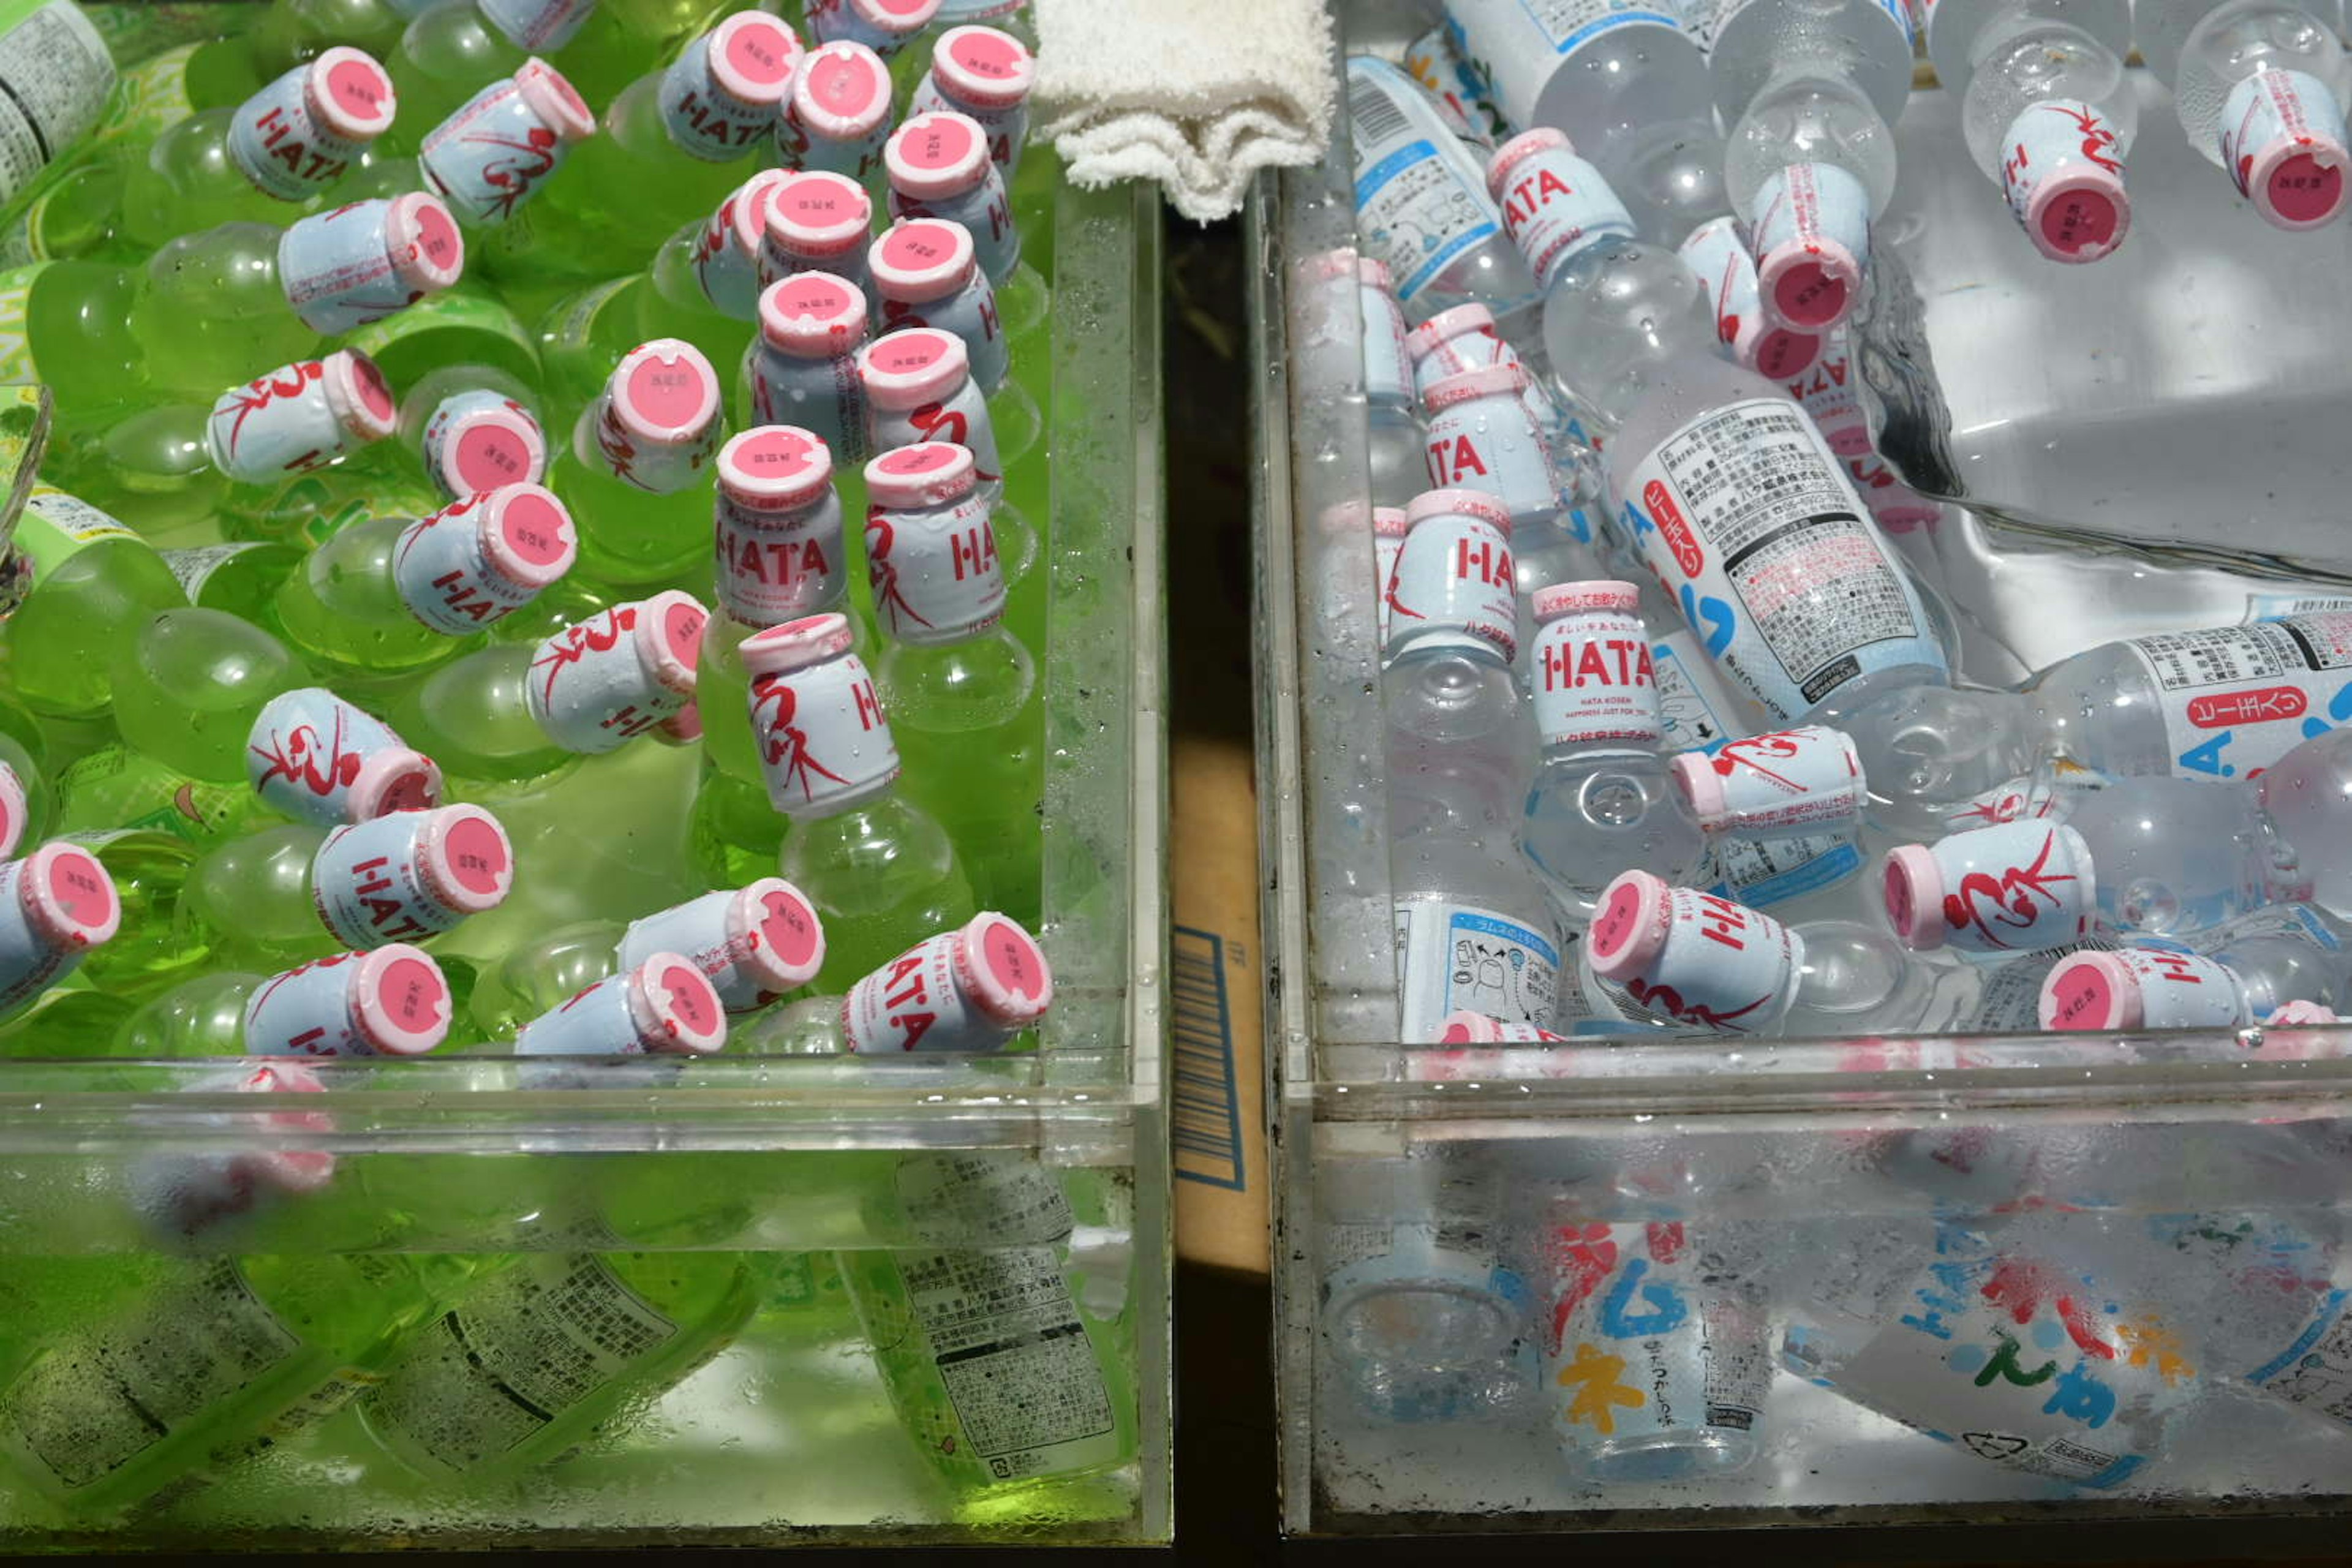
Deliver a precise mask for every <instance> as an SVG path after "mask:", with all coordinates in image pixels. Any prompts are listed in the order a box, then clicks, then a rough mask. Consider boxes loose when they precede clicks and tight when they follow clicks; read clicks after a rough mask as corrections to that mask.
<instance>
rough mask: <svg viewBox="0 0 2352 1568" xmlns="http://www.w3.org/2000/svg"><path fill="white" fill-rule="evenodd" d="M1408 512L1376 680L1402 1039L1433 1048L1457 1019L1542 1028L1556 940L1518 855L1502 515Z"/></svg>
mask: <svg viewBox="0 0 2352 1568" xmlns="http://www.w3.org/2000/svg"><path fill="white" fill-rule="evenodd" d="M1406 513H1407V516H1408V517H1409V518H1410V519H1411V529H1410V531H1409V532H1408V533H1407V534H1406V535H1405V541H1404V547H1403V549H1402V551H1401V552H1399V553H1398V556H1397V563H1396V570H1395V574H1394V575H1393V577H1392V579H1391V584H1390V590H1389V598H1390V605H1389V617H1390V618H1389V641H1388V653H1389V664H1388V669H1387V672H1386V673H1385V674H1384V675H1383V677H1382V678H1381V693H1382V701H1383V705H1384V708H1385V710H1386V714H1387V722H1388V737H1387V753H1388V773H1389V823H1390V832H1391V845H1390V849H1389V864H1390V879H1391V885H1392V887H1393V889H1394V893H1395V898H1396V911H1395V913H1396V925H1397V967H1398V981H1399V988H1400V990H1401V992H1402V1020H1401V1022H1402V1027H1403V1030H1404V1033H1403V1035H1402V1038H1403V1039H1404V1040H1406V1041H1408V1042H1412V1043H1422V1044H1426V1043H1429V1042H1433V1041H1434V1040H1435V1039H1436V1038H1437V1037H1438V1034H1439V1032H1440V1031H1441V1029H1442V1027H1443V1025H1444V1018H1445V1016H1446V1015H1448V1014H1450V1013H1453V1012H1455V1011H1457V1010H1459V1009H1462V1008H1469V1009H1471V1010H1473V1011H1476V1012H1482V1013H1489V1014H1492V1015H1493V1016H1496V1017H1498V1018H1502V1019H1505V1020H1507V1021H1509V1022H1513V1023H1526V1024H1535V1025H1538V1026H1549V1025H1550V1023H1551V1022H1552V1018H1553V1016H1554V1010H1555V1007H1556V1005H1557V988H1558V984H1559V955H1560V953H1561V952H1562V951H1563V949H1562V944H1561V942H1560V937H1559V925H1558V923H1557V921H1556V918H1555V916H1554V915H1553V913H1552V910H1551V905H1550V900H1549V897H1548V896H1547V895H1546V894H1545V892H1544V890H1543V886H1542V884H1541V883H1540V882H1539V881H1538V880H1537V879H1536V876H1535V873H1534V871H1533V868H1531V867H1529V865H1528V861H1527V859H1526V858H1525V857H1523V856H1522V855H1521V854H1520V853H1519V851H1518V848H1517V845H1516V844H1515V843H1514V838H1515V837H1516V835H1517V827H1518V825H1519V822H1520V820H1521V818H1522V816H1523V815H1524V809H1523V802H1524V801H1525V800H1526V797H1527V786H1528V779H1529V776H1530V773H1531V772H1532V768H1531V763H1532V761H1533V759H1532V756H1531V754H1530V740H1531V733H1530V729H1529V726H1528V721H1527V717H1526V709H1525V702H1524V699H1522V697H1521V696H1520V693H1519V687H1518V682H1517V679H1515V678H1514V676H1513V675H1512V672H1511V658H1512V656H1513V654H1514V653H1515V652H1516V650H1517V637H1518V607H1517V592H1516V589H1515V585H1514V580H1513V576H1512V572H1511V566H1510V514H1509V513H1507V512H1506V511H1505V510H1503V509H1502V507H1501V506H1500V505H1499V504H1497V503H1496V501H1495V500H1493V499H1492V498H1491V497H1488V496H1486V495H1482V494H1480V493H1478V492H1476V491H1472V490H1433V491H1430V492H1429V493H1428V494H1426V495H1423V496H1421V497H1418V498H1417V499H1416V500H1414V501H1413V503H1412V506H1410V507H1408V508H1407V509H1406Z"/></svg>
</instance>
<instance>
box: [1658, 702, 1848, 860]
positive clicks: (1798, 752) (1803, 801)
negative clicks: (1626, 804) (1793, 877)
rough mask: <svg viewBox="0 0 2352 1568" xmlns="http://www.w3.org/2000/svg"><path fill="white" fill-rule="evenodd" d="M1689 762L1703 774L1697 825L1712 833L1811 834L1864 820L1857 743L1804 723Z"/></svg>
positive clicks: (1695, 794)
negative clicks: (1795, 727)
mask: <svg viewBox="0 0 2352 1568" xmlns="http://www.w3.org/2000/svg"><path fill="white" fill-rule="evenodd" d="M1685 754H1686V755H1690V756H1691V761H1690V769H1691V771H1692V772H1694V773H1699V774H1702V775H1704V781H1705V782H1704V783H1703V784H1702V785H1701V786H1700V787H1698V788H1696V789H1694V790H1692V791H1691V792H1690V795H1691V806H1692V811H1693V814H1694V815H1695V816H1697V818H1698V821H1699V826H1702V827H1704V828H1705V829H1706V831H1707V832H1709V833H1738V834H1759V833H1773V834H1778V833H1811V832H1819V831H1821V830H1822V829H1823V828H1830V827H1843V826H1848V825H1850V824H1853V823H1856V822H1859V821H1860V820H1861V819H1862V813H1863V808H1864V806H1865V805H1867V804H1868V803H1869V799H1870V791H1869V789H1868V787H1867V786H1866V785H1865V784H1864V781H1863V776H1862V758H1861V755H1860V754H1859V753H1858V752H1856V751H1855V750H1854V745H1853V737H1851V736H1849V735H1847V734H1846V733H1845V732H1844V731H1842V730H1832V729H1829V728H1828V727H1826V726H1824V725H1820V724H1806V725H1801V726H1800V727H1798V728H1797V729H1793V730H1774V731H1769V732H1768V733H1765V734H1761V735H1748V736H1746V737H1743V738H1742V739H1740V740H1737V741H1727V742H1724V743H1723V744H1722V745H1721V746H1719V747H1717V749H1716V750H1715V751H1714V752H1713V753H1711V754H1709V755H1707V756H1706V757H1703V758H1702V757H1698V756H1696V755H1694V754H1689V753H1685Z"/></svg>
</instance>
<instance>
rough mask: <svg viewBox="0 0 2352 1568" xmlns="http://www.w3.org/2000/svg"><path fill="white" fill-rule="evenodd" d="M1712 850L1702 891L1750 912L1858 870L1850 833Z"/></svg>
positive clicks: (1742, 841) (1737, 841)
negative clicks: (1711, 877)
mask: <svg viewBox="0 0 2352 1568" xmlns="http://www.w3.org/2000/svg"><path fill="white" fill-rule="evenodd" d="M1714 850H1715V860H1714V872H1715V885H1714V886H1713V887H1712V888H1710V889H1707V890H1708V891H1709V892H1712V893H1713V894H1715V896H1716V897H1717V898H1719V899H1728V900H1731V901H1732V902H1733V903H1735V904H1745V905H1746V906H1747V907H1748V908H1749V909H1751V910H1769V909H1770V908H1771V907H1772V906H1773V905H1774V904H1780V903H1786V902H1788V901H1789V900H1790V899H1796V898H1802V897H1803V896H1804V895H1805V894H1807V893H1817V892H1820V891H1821V890H1822V889H1823V888H1831V887H1835V886H1836V885H1837V884H1838V883H1840V882H1843V881H1844V880H1845V879H1847V878H1848V877H1851V876H1853V874H1854V873H1855V872H1856V871H1859V870H1861V869H1862V848H1861V847H1860V846H1859V845H1857V844H1856V843H1855V842H1854V839H1853V835H1852V834H1851V833H1801V834H1798V835H1796V836H1794V837H1776V838H1738V837H1728V838H1724V839H1722V840H1720V841H1719V842H1717V844H1716V845H1715V846H1714ZM2029 1022H2030V1020H2029Z"/></svg>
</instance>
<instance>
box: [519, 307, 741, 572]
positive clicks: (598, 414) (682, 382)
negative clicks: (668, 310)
mask: <svg viewBox="0 0 2352 1568" xmlns="http://www.w3.org/2000/svg"><path fill="white" fill-rule="evenodd" d="M726 437H727V410H726V398H725V395H724V393H723V391H722V389H721V388H720V386H719V374H718V372H717V371H715V370H713V369H712V368H711V364H710V362H709V360H708V359H706V358H704V357H703V354H702V351H701V350H699V349H698V348H696V347H695V346H694V345H693V344H692V343H689V342H683V341H681V340H679V339H677V338H657V339H656V340H655V341H653V342H648V343H641V344H639V345H638V346H637V347H635V348H634V349H631V350H630V351H629V352H628V353H626V354H625V355H623V356H622V358H621V362H620V363H618V364H616V365H614V367H613V374H612V375H611V377H610V379H608V380H607V381H606V382H605V384H604V391H603V392H602V393H600V394H599V395H597V397H596V399H595V401H594V402H593V403H591V404H590V405H588V406H587V407H586V408H584V409H583V410H582V411H581V415H580V417H579V419H578V421H577V422H576V423H574V424H573V426H572V438H571V440H570V441H569V442H567V443H565V444H564V445H563V447H561V448H560V449H559V450H558V451H557V452H556V455H555V458H554V459H553V461H551V463H550V464H549V465H548V477H549V479H550V481H551V483H552V484H553V485H554V486H555V487H556V489H558V491H559V493H561V494H562V495H563V496H564V497H566V498H567V500H568V501H569V503H570V505H571V508H572V521H573V522H574V523H575V525H576V526H577V527H578V528H579V530H580V558H581V570H582V571H583V573H585V574H587V575H589V576H591V577H593V578H595V579H596V580H598V581H600V582H604V583H610V584H616V585H620V586H626V587H636V586H642V585H646V584H656V583H663V582H667V581H670V580H671V579H673V578H675V577H677V574H679V573H681V572H683V571H685V570H686V568H687V567H688V566H689V565H691V564H693V563H695V562H696V561H698V560H699V559H700V558H701V557H702V555H703V554H704V552H706V551H708V550H709V548H710V475H711V461H712V458H714V457H715V456H716V455H717V453H718V451H719V443H720V442H722V441H724V440H725V439H726Z"/></svg>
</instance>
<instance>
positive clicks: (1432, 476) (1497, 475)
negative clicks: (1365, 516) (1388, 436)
mask: <svg viewBox="0 0 2352 1568" xmlns="http://www.w3.org/2000/svg"><path fill="white" fill-rule="evenodd" d="M1427 458H1428V464H1429V487H1430V489H1440V490H1443V489H1465V490H1484V491H1486V494H1488V495H1490V496H1493V497H1494V498H1495V499H1496V500H1498V501H1501V502H1502V503H1503V506H1504V508H1505V509H1506V510H1508V511H1509V512H1510V514H1511V521H1513V522H1515V523H1527V522H1538V521H1549V520H1550V519H1551V518H1552V517H1553V516H1554V515H1555V514H1556V513H1558V512H1559V473H1558V472H1557V471H1556V470H1555V469H1554V468H1553V467H1552V460H1551V445H1550V443H1549V442H1548V441H1547V440H1545V439H1544V435H1543V432H1542V430H1541V429H1540V428H1538V426H1537V425H1536V422H1535V421H1534V420H1533V419H1532V418H1530V417H1529V416H1528V410H1527V405H1525V404H1524V403H1522V402H1521V401H1520V400H1519V395H1518V394H1517V392H1516V391H1513V392H1496V393H1492V394H1488V395H1482V396H1476V397H1467V398H1465V399H1463V400H1462V401H1461V402H1459V403H1454V404H1450V405H1447V406H1445V407H1443V408H1432V409H1431V410H1430V411H1429V445H1428V447H1427Z"/></svg>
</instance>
